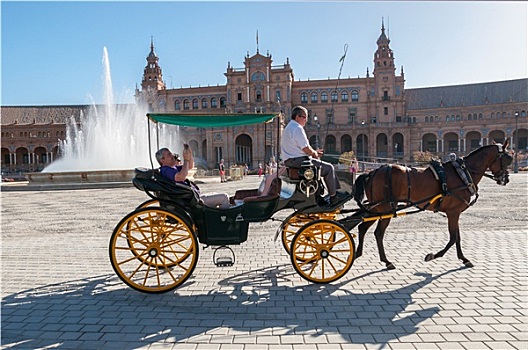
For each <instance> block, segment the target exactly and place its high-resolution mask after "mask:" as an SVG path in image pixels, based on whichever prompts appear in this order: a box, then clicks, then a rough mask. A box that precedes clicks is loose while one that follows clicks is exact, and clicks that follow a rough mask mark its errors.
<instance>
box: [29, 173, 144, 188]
mask: <svg viewBox="0 0 528 350" xmlns="http://www.w3.org/2000/svg"><path fill="white" fill-rule="evenodd" d="M133 177H134V170H87V171H65V172H45V173H44V172H42V173H27V174H26V179H27V180H28V181H29V183H30V184H32V183H33V184H50V183H54V184H59V183H80V184H82V183H107V182H110V183H116V182H126V183H128V184H130V185H132V178H133Z"/></svg>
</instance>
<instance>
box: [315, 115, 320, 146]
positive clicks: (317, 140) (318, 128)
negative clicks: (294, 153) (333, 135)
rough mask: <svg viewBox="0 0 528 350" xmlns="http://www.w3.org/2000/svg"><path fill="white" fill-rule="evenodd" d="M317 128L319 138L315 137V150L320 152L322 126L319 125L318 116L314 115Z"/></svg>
mask: <svg viewBox="0 0 528 350" xmlns="http://www.w3.org/2000/svg"><path fill="white" fill-rule="evenodd" d="M314 121H315V127H316V128H317V136H315V149H316V150H319V130H320V129H321V124H320V123H319V118H317V114H314Z"/></svg>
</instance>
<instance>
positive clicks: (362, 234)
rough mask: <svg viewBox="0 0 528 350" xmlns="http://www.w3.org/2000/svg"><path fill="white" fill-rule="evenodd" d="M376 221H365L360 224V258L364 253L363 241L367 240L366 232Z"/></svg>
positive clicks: (357, 254) (357, 253)
mask: <svg viewBox="0 0 528 350" xmlns="http://www.w3.org/2000/svg"><path fill="white" fill-rule="evenodd" d="M374 222H375V221H365V222H362V223H361V224H359V227H358V232H359V243H358V246H357V249H356V258H359V257H360V256H362V255H363V242H364V241H365V234H366V233H367V231H368V229H369V228H370V226H372V224H374Z"/></svg>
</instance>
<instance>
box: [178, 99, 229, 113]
mask: <svg viewBox="0 0 528 350" xmlns="http://www.w3.org/2000/svg"><path fill="white" fill-rule="evenodd" d="M218 101H219V100H218V99H217V98H216V97H211V98H210V99H209V98H205V97H204V98H202V99H200V100H199V99H198V98H193V99H188V98H186V99H183V100H179V99H176V100H174V109H175V110H176V111H179V110H182V108H183V110H184V111H187V110H190V109H209V108H213V109H214V108H225V107H226V106H227V99H226V98H225V97H223V96H222V97H220V105H219V104H218ZM209 106H210V107H209Z"/></svg>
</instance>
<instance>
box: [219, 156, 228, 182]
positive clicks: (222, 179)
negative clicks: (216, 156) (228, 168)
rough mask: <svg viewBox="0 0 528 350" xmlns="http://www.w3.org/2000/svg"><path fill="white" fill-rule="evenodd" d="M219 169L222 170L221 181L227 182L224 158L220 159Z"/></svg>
mask: <svg viewBox="0 0 528 350" xmlns="http://www.w3.org/2000/svg"><path fill="white" fill-rule="evenodd" d="M218 171H219V172H220V182H227V180H226V177H225V165H224V160H223V159H220V164H218Z"/></svg>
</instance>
